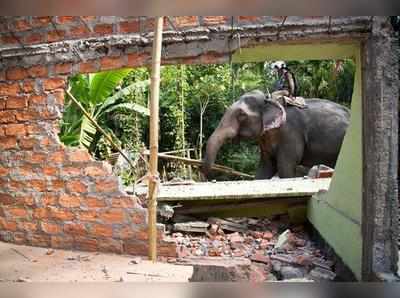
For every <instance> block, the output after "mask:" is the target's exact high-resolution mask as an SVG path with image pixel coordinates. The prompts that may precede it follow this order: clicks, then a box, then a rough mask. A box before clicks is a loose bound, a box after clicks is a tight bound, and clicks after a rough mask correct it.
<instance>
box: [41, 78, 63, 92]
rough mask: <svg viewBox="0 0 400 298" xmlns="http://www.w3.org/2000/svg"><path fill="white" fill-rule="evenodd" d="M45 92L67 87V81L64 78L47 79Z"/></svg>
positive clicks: (44, 84) (44, 81)
mask: <svg viewBox="0 0 400 298" xmlns="http://www.w3.org/2000/svg"><path fill="white" fill-rule="evenodd" d="M43 87H44V89H45V90H54V89H59V88H64V87H65V80H64V79H62V78H54V79H45V80H43Z"/></svg>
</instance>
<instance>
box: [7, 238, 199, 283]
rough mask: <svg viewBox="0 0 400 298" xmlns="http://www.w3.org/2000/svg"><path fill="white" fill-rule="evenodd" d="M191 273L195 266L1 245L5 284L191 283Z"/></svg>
mask: <svg viewBox="0 0 400 298" xmlns="http://www.w3.org/2000/svg"><path fill="white" fill-rule="evenodd" d="M132 261H133V262H132ZM135 263H138V264H135ZM128 272H129V273H128ZM192 273H193V267H192V266H182V265H174V264H168V263H155V264H153V263H152V262H150V261H148V260H141V259H140V258H138V257H132V256H121V255H113V254H103V253H90V252H80V251H68V250H59V249H57V250H56V249H54V250H53V249H47V248H38V247H30V246H22V245H13V244H9V243H4V242H0V281H2V282H10V281H21V282H30V281H33V282H37V281H53V282H55V281H58V282H86V281H110V282H127V281H128V282H129V281H135V282H152V281H156V282H188V279H189V277H190V276H191V275H192Z"/></svg>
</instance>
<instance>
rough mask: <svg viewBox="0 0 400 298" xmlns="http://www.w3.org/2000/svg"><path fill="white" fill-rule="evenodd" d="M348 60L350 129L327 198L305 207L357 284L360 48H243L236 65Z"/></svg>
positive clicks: (318, 45) (322, 45) (332, 45)
mask: <svg viewBox="0 0 400 298" xmlns="http://www.w3.org/2000/svg"><path fill="white" fill-rule="evenodd" d="M344 58H352V59H354V60H355V62H356V65H357V66H356V74H355V80H354V92H353V97H352V104H351V123H350V127H349V128H348V130H347V133H346V136H345V139H344V142H343V145H342V149H341V152H340V155H339V158H338V162H337V164H336V170H335V175H334V176H333V178H332V182H331V186H330V189H329V192H327V193H321V194H318V195H315V196H314V198H313V199H312V200H310V201H309V203H308V211H307V214H308V218H309V220H310V221H311V223H312V224H313V225H314V227H315V228H316V229H317V230H318V231H319V232H320V234H321V235H322V237H323V238H324V239H325V240H326V241H327V242H328V243H329V245H330V246H331V247H333V249H334V250H335V252H336V253H337V254H338V255H339V256H340V257H341V258H342V260H343V261H344V262H345V264H346V265H347V266H349V268H350V269H351V270H352V271H353V273H354V274H355V275H356V277H357V278H358V279H361V260H362V235H361V207H362V118H361V116H362V115H361V86H362V84H361V63H360V61H361V60H360V59H361V55H360V44H359V43H358V42H352V43H350V42H348V43H343V44H341V43H312V44H300V45H299V44H298V45H294V44H291V45H276V44H275V45H264V46H257V47H253V48H244V49H241V50H240V51H237V52H236V53H235V54H234V55H233V61H234V62H251V61H253V62H256V61H265V60H312V59H314V60H315V59H344Z"/></svg>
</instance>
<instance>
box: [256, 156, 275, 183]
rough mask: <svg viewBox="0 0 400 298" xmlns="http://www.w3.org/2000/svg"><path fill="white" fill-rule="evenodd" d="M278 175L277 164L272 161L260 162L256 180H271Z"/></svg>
mask: <svg viewBox="0 0 400 298" xmlns="http://www.w3.org/2000/svg"><path fill="white" fill-rule="evenodd" d="M275 173H276V164H275V162H273V161H272V160H271V159H267V160H260V164H259V166H258V169H257V172H256V179H257V180H260V179H271V178H272V177H273V176H274V175H275Z"/></svg>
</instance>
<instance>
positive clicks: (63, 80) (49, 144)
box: [0, 16, 369, 255]
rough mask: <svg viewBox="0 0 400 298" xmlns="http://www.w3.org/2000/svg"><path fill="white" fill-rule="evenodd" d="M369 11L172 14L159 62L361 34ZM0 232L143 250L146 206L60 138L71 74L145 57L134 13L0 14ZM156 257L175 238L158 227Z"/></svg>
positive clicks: (142, 23) (215, 59) (56, 242)
mask: <svg viewBox="0 0 400 298" xmlns="http://www.w3.org/2000/svg"><path fill="white" fill-rule="evenodd" d="M368 24H369V18H366V17H358V18H329V17H309V18H296V17H288V18H283V17H235V18H231V17H223V16H219V17H176V18H171V19H169V21H168V20H167V19H166V21H165V24H164V30H166V31H165V34H164V48H163V63H164V64H167V63H170V64H178V63H186V64H188V63H222V62H227V61H228V60H229V55H230V54H231V53H232V52H234V51H235V50H236V49H238V48H239V47H250V46H253V45H256V44H260V43H268V42H291V41H296V42H300V43H301V42H313V41H320V40H321V39H327V40H332V39H337V40H343V39H346V38H348V39H350V38H360V37H362V36H364V35H365V34H367V33H368V31H369V25H368ZM0 26H1V27H0V31H1V32H2V33H1V35H0V40H1V43H0V58H1V59H0V240H2V241H8V242H13V243H18V244H29V245H33V246H44V247H54V248H74V249H81V250H90V251H96V250H99V251H107V252H116V253H129V254H137V255H146V254H147V240H148V239H147V209H145V208H143V207H142V206H141V205H140V203H139V201H138V200H137V199H136V198H134V197H132V196H128V195H127V194H126V193H125V192H124V191H123V190H122V187H121V183H120V181H119V179H118V177H115V176H113V175H112V173H111V168H110V166H109V165H108V164H106V163H104V162H100V161H95V160H93V159H92V158H91V157H90V156H89V154H88V152H87V151H86V150H82V149H73V148H67V147H65V146H63V145H62V144H61V143H60V141H59V139H58V135H57V134H58V122H59V120H60V119H61V117H62V112H63V105H64V103H63V100H64V89H65V88H66V84H67V80H68V77H69V76H71V75H73V74H77V73H89V72H97V71H103V70H111V69H118V68H123V67H137V66H143V65H149V62H150V53H151V42H152V30H153V27H154V23H153V21H152V19H149V18H139V17H94V16H85V17H69V16H57V17H1V19H0ZM158 242H159V245H158V249H159V254H160V255H175V245H174V244H173V243H170V242H168V241H167V240H166V239H165V236H164V233H163V226H161V225H160V226H159V233H158Z"/></svg>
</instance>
